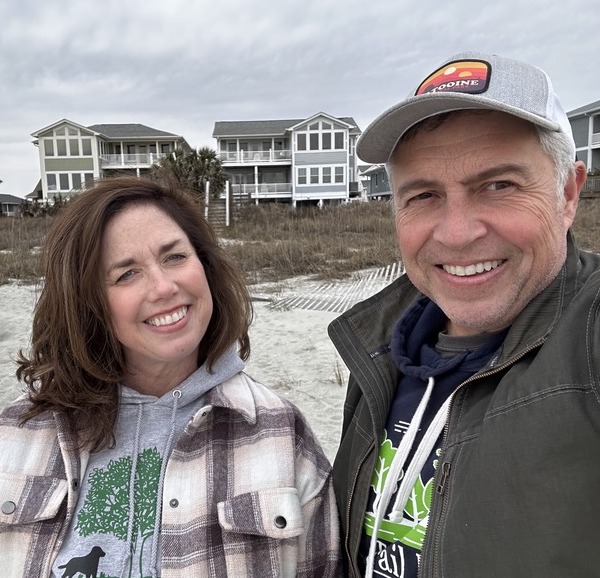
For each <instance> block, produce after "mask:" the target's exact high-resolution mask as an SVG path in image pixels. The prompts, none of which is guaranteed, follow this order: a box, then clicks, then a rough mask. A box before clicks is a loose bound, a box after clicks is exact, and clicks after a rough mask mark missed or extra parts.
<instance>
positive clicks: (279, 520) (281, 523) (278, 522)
mask: <svg viewBox="0 0 600 578" xmlns="http://www.w3.org/2000/svg"><path fill="white" fill-rule="evenodd" d="M275 526H276V527H277V528H279V529H280V530H283V528H285V527H286V526H287V520H286V519H285V518H284V517H283V516H277V517H276V518H275Z"/></svg>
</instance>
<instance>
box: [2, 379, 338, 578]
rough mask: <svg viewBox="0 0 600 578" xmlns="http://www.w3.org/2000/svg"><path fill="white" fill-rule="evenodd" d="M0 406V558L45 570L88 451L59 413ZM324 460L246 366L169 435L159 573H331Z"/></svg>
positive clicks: (21, 568) (333, 534)
mask: <svg viewBox="0 0 600 578" xmlns="http://www.w3.org/2000/svg"><path fill="white" fill-rule="evenodd" d="M27 403H28V402H27V400H26V399H24V398H21V399H19V400H17V401H16V402H14V403H13V404H11V405H10V406H8V407H7V408H6V409H5V410H4V411H3V412H2V414H1V415H0V568H1V569H2V575H3V576H7V577H9V578H21V577H24V576H28V577H34V576H35V577H36V578H37V577H38V576H39V577H43V576H49V575H50V568H51V565H52V562H53V560H54V559H55V557H56V555H57V552H58V550H59V549H60V546H61V543H62V541H63V539H64V534H65V532H66V531H67V528H68V526H69V521H70V519H71V517H72V516H73V512H74V509H75V505H76V503H77V492H78V487H79V481H80V480H81V477H82V476H83V475H84V473H85V468H86V465H87V461H88V454H87V453H86V452H84V451H83V452H82V451H77V450H75V446H74V439H73V437H72V435H71V434H69V428H68V426H67V422H66V420H65V417H64V416H63V415H60V414H54V415H51V414H45V415H42V416H39V417H37V418H36V419H33V420H30V421H28V422H27V423H26V424H25V425H24V426H21V427H20V426H19V420H20V416H21V414H22V413H23V410H24V409H25V407H27ZM339 557H340V553H339V529H338V514H337V509H336V506H335V499H334V495H333V490H332V484H331V467H330V464H329V462H328V461H327V458H326V457H325V456H324V454H323V453H322V450H321V448H320V446H319V444H318V442H317V441H316V440H315V437H314V435H313V433H312V431H311V430H310V428H309V427H308V425H307V424H306V422H305V420H304V418H303V417H302V416H301V414H300V413H299V411H298V410H297V408H295V407H294V406H293V405H292V404H290V403H289V402H288V401H286V400H284V399H282V398H280V397H279V396H277V395H276V394H275V393H273V392H272V391H270V390H269V389H267V388H266V387H264V386H262V385H260V384H259V383H257V382H255V381H253V380H252V379H251V378H249V377H248V376H247V375H245V374H244V373H239V374H237V375H236V376H234V377H233V378H232V379H230V380H228V381H226V382H225V383H223V384H221V385H219V386H217V387H215V388H213V389H212V390H211V391H210V392H208V393H207V394H206V396H205V406H204V407H203V408H201V409H200V410H199V411H198V412H197V413H196V414H195V416H194V417H193V419H192V420H191V421H190V422H189V423H188V425H187V426H186V427H185V429H184V431H183V432H182V433H181V435H180V436H179V439H178V440H177V442H176V444H175V446H174V448H173V451H172V452H171V455H170V457H169V462H168V465H167V468H166V473H165V479H164V485H163V495H162V522H161V568H160V570H159V573H160V576H161V577H162V578H175V577H177V578H178V577H183V576H185V577H187V576H211V577H226V576H235V577H236V578H245V577H248V578H251V577H252V578H259V577H260V578H268V577H271V576H272V577H291V576H296V577H307V578H308V577H314V578H317V577H318V578H326V577H330V576H339V575H341V570H340V566H339Z"/></svg>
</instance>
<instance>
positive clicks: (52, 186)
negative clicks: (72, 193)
mask: <svg viewBox="0 0 600 578" xmlns="http://www.w3.org/2000/svg"><path fill="white" fill-rule="evenodd" d="M46 182H47V183H48V190H49V191H55V190H56V175H46Z"/></svg>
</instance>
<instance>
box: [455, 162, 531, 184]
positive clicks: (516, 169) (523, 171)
mask: <svg viewBox="0 0 600 578" xmlns="http://www.w3.org/2000/svg"><path fill="white" fill-rule="evenodd" d="M510 174H513V175H519V176H521V177H530V176H531V170H530V169H529V168H528V167H526V166H524V165H521V164H516V163H505V164H502V165H496V166H493V167H490V168H489V169H485V170H483V171H480V172H478V173H475V174H474V175H472V176H470V177H469V178H468V179H466V180H465V181H463V183H471V182H477V181H487V180H488V179H494V178H497V177H499V176H502V175H510Z"/></svg>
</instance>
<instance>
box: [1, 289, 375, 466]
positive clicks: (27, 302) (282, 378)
mask: <svg viewBox="0 0 600 578" xmlns="http://www.w3.org/2000/svg"><path fill="white" fill-rule="evenodd" d="M342 285H343V284H342ZM346 285H348V284H346ZM314 286H315V284H314V282H313V283H311V282H308V281H307V280H305V279H298V280H293V279H292V280H288V281H286V282H285V283H280V284H270V285H264V286H253V287H252V288H251V291H252V293H253V295H254V296H255V301H254V309H255V318H254V323H253V324H252V327H251V330H250V340H251V347H252V354H251V356H250V360H249V362H248V364H247V367H246V371H247V372H248V373H249V374H250V375H251V376H252V377H254V378H255V379H257V380H259V381H261V382H262V383H264V384H265V385H267V386H269V387H271V388H272V389H274V390H276V391H277V392H278V393H279V394H280V395H282V396H284V397H286V398H288V399H290V400H291V401H292V402H294V403H295V404H296V405H297V406H298V407H299V408H300V410H301V411H302V412H303V413H304V415H305V416H306V418H307V419H308V421H309V423H310V425H311V427H312V428H313V430H314V431H315V433H316V435H317V437H318V438H319V440H320V442H321V444H322V446H323V449H324V451H325V453H326V455H327V456H328V457H329V459H331V460H332V459H333V457H334V455H335V452H336V449H337V444H338V441H339V433H340V428H341V419H342V405H343V400H344V395H345V389H346V380H347V370H346V368H345V366H344V365H343V363H342V362H341V360H340V358H339V356H338V355H337V353H336V351H335V349H334V347H333V345H332V344H331V343H330V341H329V338H328V336H327V325H328V324H329V322H330V321H331V320H332V319H334V318H335V317H337V315H339V312H337V311H327V310H310V309H301V308H297V307H281V306H280V307H273V304H274V303H277V302H284V301H285V299H288V300H289V298H290V297H292V296H294V295H299V294H305V293H307V292H308V291H309V290H314ZM369 289H373V287H372V286H369ZM357 296H358V294H357ZM35 299H36V288H35V287H34V286H30V285H17V284H8V285H3V286H0V303H1V304H2V314H1V318H0V319H1V323H0V406H2V407H3V406H4V405H6V404H7V403H8V402H9V401H11V400H12V399H14V398H15V397H17V396H18V395H19V393H20V392H21V385H20V384H19V383H18V382H17V380H16V377H15V364H14V357H15V354H16V352H17V351H18V350H19V348H25V349H26V348H27V347H28V345H29V337H30V329H31V317H32V311H33V307H34V304H35Z"/></svg>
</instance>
